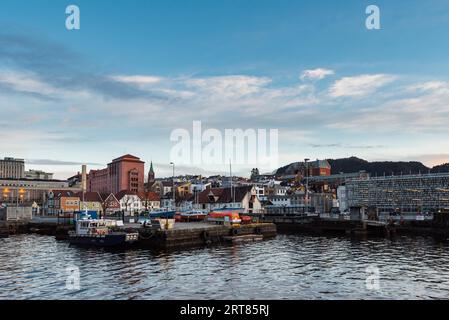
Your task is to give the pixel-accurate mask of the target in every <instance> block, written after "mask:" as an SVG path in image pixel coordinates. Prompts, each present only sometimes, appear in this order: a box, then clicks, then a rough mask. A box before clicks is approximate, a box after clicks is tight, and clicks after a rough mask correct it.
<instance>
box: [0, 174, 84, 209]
mask: <svg viewBox="0 0 449 320" xmlns="http://www.w3.org/2000/svg"><path fill="white" fill-rule="evenodd" d="M52 190H73V191H79V189H77V188H69V183H68V182H67V181H63V180H29V179H20V180H17V179H0V204H14V203H16V202H19V203H28V202H36V203H37V204H39V205H42V204H43V203H44V202H45V201H46V197H47V194H48V192H49V191H52Z"/></svg>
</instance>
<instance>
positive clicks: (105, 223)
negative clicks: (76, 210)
mask: <svg viewBox="0 0 449 320" xmlns="http://www.w3.org/2000/svg"><path fill="white" fill-rule="evenodd" d="M115 226H117V222H116V221H115V220H93V219H86V220H78V221H77V222H76V231H71V232H69V242H70V244H74V245H85V246H98V247H117V246H123V245H129V244H132V243H134V242H136V241H137V240H139V234H138V233H137V232H132V233H129V232H125V231H112V229H111V228H112V227H115Z"/></svg>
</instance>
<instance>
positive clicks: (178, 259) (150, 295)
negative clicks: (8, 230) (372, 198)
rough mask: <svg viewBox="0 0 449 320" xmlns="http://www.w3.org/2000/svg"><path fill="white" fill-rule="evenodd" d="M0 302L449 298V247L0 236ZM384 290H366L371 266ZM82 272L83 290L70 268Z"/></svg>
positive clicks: (415, 241) (402, 241) (316, 240)
mask: <svg viewBox="0 0 449 320" xmlns="http://www.w3.org/2000/svg"><path fill="white" fill-rule="evenodd" d="M0 250H1V252H2V254H1V255H0V299H447V298H449V246H448V244H447V243H438V242H435V241H433V240H432V239H430V238H420V237H417V238H406V237H404V238H398V239H395V240H393V241H391V240H388V239H370V240H364V241H361V240H354V239H349V238H337V237H333V238H332V237H329V238H327V237H309V236H299V235H298V236H297V235H280V236H278V237H277V238H276V239H273V240H270V241H265V242H260V243H254V244H248V245H235V246H222V247H210V248H203V249H193V250H187V251H177V252H171V253H154V252H151V251H148V250H141V249H136V250H128V251H123V250H121V251H111V250H102V249H86V248H77V247H71V246H69V245H68V244H67V243H66V242H58V241H56V240H55V239H54V238H53V237H46V236H38V235H20V236H14V237H11V238H8V239H1V240H0ZM371 265H375V266H377V267H378V268H379V271H380V290H379V291H370V290H368V289H367V287H366V277H367V274H366V267H368V266H371ZM70 266H76V267H78V268H79V269H80V285H81V288H80V290H78V291H72V290H68V289H67V288H66V279H67V273H66V268H67V267H70Z"/></svg>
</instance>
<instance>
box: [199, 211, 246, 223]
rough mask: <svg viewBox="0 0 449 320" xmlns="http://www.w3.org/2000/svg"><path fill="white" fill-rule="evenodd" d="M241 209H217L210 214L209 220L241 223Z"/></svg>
mask: <svg viewBox="0 0 449 320" xmlns="http://www.w3.org/2000/svg"><path fill="white" fill-rule="evenodd" d="M240 210H241V209H225V210H215V211H212V212H210V213H209V214H208V216H207V221H210V222H215V223H219V224H223V223H225V222H229V223H230V224H231V225H233V226H235V225H240V224H241V223H242V219H241V218H240Z"/></svg>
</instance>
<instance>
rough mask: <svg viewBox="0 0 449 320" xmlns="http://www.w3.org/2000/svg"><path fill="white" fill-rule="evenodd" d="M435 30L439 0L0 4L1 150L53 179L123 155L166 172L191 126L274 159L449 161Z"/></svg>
mask: <svg viewBox="0 0 449 320" xmlns="http://www.w3.org/2000/svg"><path fill="white" fill-rule="evenodd" d="M68 4H76V5H78V6H79V8H80V10H81V29H80V30H72V31H69V30H67V29H66V27H65V20H66V17H67V15H66V14H65V9H66V6H67V5H68ZM370 4H376V5H378V6H379V8H380V10H381V30H367V29H366V28H365V19H366V17H367V15H366V14H365V9H366V7H367V6H368V5H370ZM447 30H449V3H448V2H447V1H446V0H432V1H420V0H418V1H414V0H410V1H407V2H404V1H370V2H368V1H363V0H354V1H348V0H346V1H340V0H334V1H324V0H320V1H311V0H302V1H301V0H292V1H287V0H277V1H273V0H270V1H267V0H257V1H256V0H226V1H225V0H214V1H210V0H193V1H181V0H179V1H175V0H163V1H162V0H161V1H156V0H152V1H138V0H132V1H124V0H115V1H100V0H89V1H84V0H74V1H73V2H71V3H68V2H67V1H61V0H45V1H44V0H40V1H38V0H33V1H24V0H2V1H1V2H0V113H1V114H0V128H1V130H0V157H3V156H13V157H20V158H25V159H27V161H28V163H27V169H30V168H36V169H44V170H48V171H50V172H55V173H56V177H58V178H66V177H68V176H70V175H72V174H73V173H75V172H76V171H78V170H79V166H80V164H81V163H87V164H88V165H89V168H101V167H102V166H103V165H105V164H107V163H108V162H109V161H110V160H111V159H113V158H116V157H118V156H120V155H122V154H125V153H131V154H134V155H137V156H139V157H141V158H142V159H143V160H144V161H146V162H147V163H149V162H150V161H151V160H153V162H154V163H155V169H156V174H157V175H158V176H166V175H169V174H170V172H171V171H170V165H169V162H170V156H169V155H170V150H171V148H172V147H173V145H174V143H173V142H171V141H170V134H171V132H172V131H173V130H175V129H178V128H184V129H187V130H189V131H192V122H193V121H195V120H197V121H201V122H202V126H203V127H204V128H214V129H218V130H220V131H222V132H224V130H225V129H234V128H241V129H267V130H269V129H278V130H279V165H284V164H288V163H290V162H293V161H298V160H301V159H304V158H306V157H307V158H311V159H315V158H337V157H347V156H352V155H355V156H358V157H362V158H365V159H367V160H418V161H423V162H424V163H425V164H427V165H430V166H431V165H435V164H439V163H443V162H449V139H448V137H449V136H448V133H449V127H448V123H449V60H448V57H449V36H448V32H447ZM270 169H274V168H263V170H266V171H269V170H270ZM177 170H178V172H177V173H201V174H209V173H225V172H227V170H228V165H227V164H226V163H223V164H221V165H220V164H218V165H216V166H214V167H207V166H201V165H199V166H198V165H192V166H190V167H189V166H187V165H185V166H178V169H177ZM235 171H237V172H238V173H240V174H242V175H249V172H248V168H247V167H245V166H239V167H237V168H236V169H235Z"/></svg>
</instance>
